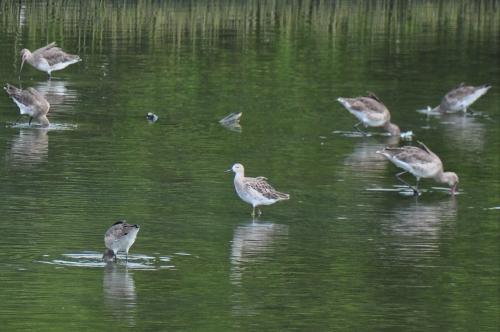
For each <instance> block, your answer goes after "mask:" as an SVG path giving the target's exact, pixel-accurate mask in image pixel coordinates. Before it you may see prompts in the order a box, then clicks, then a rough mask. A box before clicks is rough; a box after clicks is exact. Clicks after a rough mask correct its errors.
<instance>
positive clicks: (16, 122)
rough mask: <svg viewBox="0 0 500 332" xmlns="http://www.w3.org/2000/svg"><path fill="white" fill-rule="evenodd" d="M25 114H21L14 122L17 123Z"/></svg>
mask: <svg viewBox="0 0 500 332" xmlns="http://www.w3.org/2000/svg"><path fill="white" fill-rule="evenodd" d="M22 117H23V116H22V115H19V116H18V117H17V119H16V122H14V124H17V121H19V119H20V118H22Z"/></svg>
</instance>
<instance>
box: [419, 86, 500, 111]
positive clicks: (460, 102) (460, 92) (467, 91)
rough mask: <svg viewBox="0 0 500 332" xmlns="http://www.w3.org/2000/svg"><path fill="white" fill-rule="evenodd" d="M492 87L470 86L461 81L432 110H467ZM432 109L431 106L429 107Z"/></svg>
mask: <svg viewBox="0 0 500 332" xmlns="http://www.w3.org/2000/svg"><path fill="white" fill-rule="evenodd" d="M490 88H491V85H489V84H484V85H481V86H470V85H465V83H461V84H460V85H459V86H458V87H456V88H455V89H453V90H451V91H450V92H448V93H447V94H446V95H445V96H444V97H443V99H442V100H441V104H439V106H437V107H435V108H434V109H432V110H431V111H432V112H440V113H456V112H460V111H463V112H464V113H465V112H467V108H468V107H469V106H470V105H472V104H473V103H474V102H475V101H476V100H478V99H479V98H480V97H481V96H482V95H484V94H485V93H486V92H488V90H489V89H490ZM429 109H430V108H429Z"/></svg>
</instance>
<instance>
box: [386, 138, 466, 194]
mask: <svg viewBox="0 0 500 332" xmlns="http://www.w3.org/2000/svg"><path fill="white" fill-rule="evenodd" d="M418 143H419V144H420V145H421V146H422V148H419V147H416V146H402V147H386V148H384V149H383V150H382V151H377V153H380V154H382V155H383V156H384V157H386V158H387V159H389V160H390V161H391V162H392V163H393V164H394V165H396V166H398V167H399V168H402V169H404V171H403V172H401V173H398V174H396V178H397V179H398V180H399V181H401V182H402V183H404V184H405V185H407V186H408V187H409V188H411V189H412V190H413V193H414V194H415V195H420V192H419V191H418V182H419V181H420V179H421V178H432V179H434V181H436V182H440V183H446V184H448V186H449V187H450V193H451V195H455V192H456V190H457V185H458V175H457V174H456V173H454V172H444V171H443V163H442V162H441V159H440V158H439V157H438V156H437V155H436V154H435V153H434V152H432V151H431V150H430V149H429V148H428V147H427V146H426V145H425V144H424V143H422V142H418ZM408 172H410V173H411V174H413V176H415V177H416V178H417V184H416V186H415V187H412V186H411V185H410V184H408V182H406V181H404V180H403V179H401V177H400V176H401V175H403V174H405V173H408Z"/></svg>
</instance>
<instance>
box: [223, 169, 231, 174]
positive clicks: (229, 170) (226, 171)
mask: <svg viewBox="0 0 500 332" xmlns="http://www.w3.org/2000/svg"><path fill="white" fill-rule="evenodd" d="M232 171H233V170H232V169H226V170H225V171H224V173H229V172H232Z"/></svg>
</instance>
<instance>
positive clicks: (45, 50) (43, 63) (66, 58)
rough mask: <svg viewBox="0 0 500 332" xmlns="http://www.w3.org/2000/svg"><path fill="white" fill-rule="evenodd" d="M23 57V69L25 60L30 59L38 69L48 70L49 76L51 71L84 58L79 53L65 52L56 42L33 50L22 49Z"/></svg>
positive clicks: (29, 61)
mask: <svg viewBox="0 0 500 332" xmlns="http://www.w3.org/2000/svg"><path fill="white" fill-rule="evenodd" d="M21 57H22V63H21V70H22V69H23V64H24V61H28V63H29V64H30V65H32V66H33V67H35V68H36V69H38V70H40V71H44V72H46V73H47V74H48V75H49V77H50V76H51V72H53V71H56V70H61V69H64V68H66V67H67V66H69V65H71V64H73V63H76V62H79V61H81V60H82V59H80V57H79V56H78V55H75V54H68V53H66V52H64V51H63V50H62V49H61V48H59V47H57V46H56V43H55V42H53V43H50V44H48V45H47V46H44V47H41V48H39V49H37V50H35V51H33V52H30V51H29V50H28V49H26V48H24V49H22V50H21Z"/></svg>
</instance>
